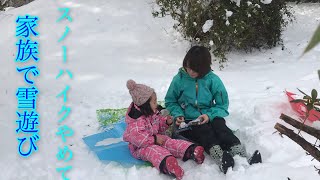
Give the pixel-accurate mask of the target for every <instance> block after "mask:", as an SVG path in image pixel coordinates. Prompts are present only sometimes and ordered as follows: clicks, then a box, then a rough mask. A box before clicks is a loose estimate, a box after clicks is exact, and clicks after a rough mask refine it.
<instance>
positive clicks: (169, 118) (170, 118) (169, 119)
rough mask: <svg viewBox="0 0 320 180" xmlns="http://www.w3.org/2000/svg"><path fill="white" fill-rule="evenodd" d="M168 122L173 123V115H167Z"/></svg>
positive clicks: (168, 123)
mask: <svg viewBox="0 0 320 180" xmlns="http://www.w3.org/2000/svg"><path fill="white" fill-rule="evenodd" d="M166 123H167V125H168V126H170V125H171V124H172V123H173V120H172V116H167V120H166Z"/></svg>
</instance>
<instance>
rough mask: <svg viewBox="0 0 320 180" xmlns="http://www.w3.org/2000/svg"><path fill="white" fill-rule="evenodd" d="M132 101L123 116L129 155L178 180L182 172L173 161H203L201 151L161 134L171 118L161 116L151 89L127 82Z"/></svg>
mask: <svg viewBox="0 0 320 180" xmlns="http://www.w3.org/2000/svg"><path fill="white" fill-rule="evenodd" d="M127 87H128V89H129V93H130V94H131V97H132V100H133V102H132V103H131V105H130V107H129V108H128V111H127V114H126V123H127V128H126V130H125V132H124V135H123V140H124V141H127V142H129V149H130V152H131V154H132V155H133V156H134V157H135V158H137V159H142V160H143V161H149V162H151V163H152V164H153V166H154V167H156V168H157V169H158V170H160V172H162V173H165V174H169V175H173V176H175V177H176V178H177V179H181V178H182V176H183V174H184V171H183V169H182V168H181V167H180V166H179V165H178V162H177V159H176V158H182V159H183V161H187V160H188V159H193V160H194V161H196V163H198V164H202V163H203V161H204V154H203V152H204V148H203V147H202V146H196V145H195V144H193V143H191V142H188V141H184V140H176V139H171V138H170V137H169V136H167V135H165V134H164V132H165V131H166V130H167V129H168V127H169V125H171V124H172V123H173V120H172V117H171V116H161V115H160V112H159V110H158V104H157V96H156V93H155V92H154V89H152V88H150V87H148V86H146V85H143V84H136V83H135V82H134V81H133V80H129V81H128V82H127Z"/></svg>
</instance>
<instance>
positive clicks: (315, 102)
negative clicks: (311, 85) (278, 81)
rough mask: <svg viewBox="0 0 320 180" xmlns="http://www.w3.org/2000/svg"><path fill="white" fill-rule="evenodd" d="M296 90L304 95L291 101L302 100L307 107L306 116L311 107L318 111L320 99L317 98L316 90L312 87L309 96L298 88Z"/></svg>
mask: <svg viewBox="0 0 320 180" xmlns="http://www.w3.org/2000/svg"><path fill="white" fill-rule="evenodd" d="M298 90H299V91H300V92H301V93H302V94H303V95H304V97H303V98H302V99H296V100H293V101H292V102H295V103H299V102H302V103H304V104H305V105H306V107H307V117H308V114H309V112H310V111H311V110H312V109H315V110H317V111H320V108H319V107H320V99H319V98H317V97H318V92H317V90H315V89H312V91H311V96H309V95H307V94H306V93H304V92H303V91H301V90H300V89H298Z"/></svg>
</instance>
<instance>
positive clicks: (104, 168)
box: [0, 0, 320, 180]
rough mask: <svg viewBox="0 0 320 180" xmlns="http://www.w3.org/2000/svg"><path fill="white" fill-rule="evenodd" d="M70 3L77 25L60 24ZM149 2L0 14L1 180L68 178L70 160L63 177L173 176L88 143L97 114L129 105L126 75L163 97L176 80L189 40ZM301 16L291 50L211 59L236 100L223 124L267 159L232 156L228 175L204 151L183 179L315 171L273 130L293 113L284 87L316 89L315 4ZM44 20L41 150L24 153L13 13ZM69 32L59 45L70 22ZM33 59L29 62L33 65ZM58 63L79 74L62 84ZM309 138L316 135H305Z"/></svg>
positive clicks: (294, 178)
mask: <svg viewBox="0 0 320 180" xmlns="http://www.w3.org/2000/svg"><path fill="white" fill-rule="evenodd" d="M64 6H67V7H70V8H71V16H72V18H73V22H71V23H70V22H68V21H64V22H61V23H56V20H57V19H58V18H59V17H60V13H59V11H58V7H64ZM152 6H154V3H153V1H152V0H130V1H119V0H109V1H101V0H91V1H86V0H78V1H62V0H60V1H47V0H37V1H34V2H32V3H30V4H28V5H26V6H23V7H20V8H17V9H10V10H8V11H6V12H1V13H0V57H1V61H0V63H1V66H0V84H1V89H0V94H1V95H0V117H1V118H0V137H1V140H0V147H1V149H0V169H2V172H1V173H0V179H1V180H16V179H32V180H44V179H48V180H53V179H62V178H61V175H60V174H59V173H57V172H56V168H59V167H64V166H66V165H72V166H73V169H72V170H70V171H69V172H67V174H66V176H67V177H68V178H70V179H71V180H73V179H92V180H100V179H101V180H102V179H103V180H105V179H117V180H124V179H130V180H138V179H139V180H140V179H145V180H147V179H148V180H149V179H153V180H158V179H170V177H168V176H166V175H162V174H160V173H159V172H158V171H157V170H156V169H155V168H151V167H147V168H146V167H144V168H137V167H132V168H123V167H121V166H120V165H118V164H116V163H110V164H107V165H106V164H102V163H101V162H100V161H99V160H97V158H96V157H95V156H94V155H93V154H92V153H90V152H89V151H88V149H87V147H86V146H85V144H84V143H83V141H82V139H81V138H82V137H84V136H85V135H90V134H94V133H96V132H98V131H99V129H98V127H99V124H98V122H97V119H96V114H95V110H96V109H100V108H107V107H109V108H120V107H127V106H128V105H129V103H130V96H129V93H128V90H127V88H126V81H127V80H128V79H130V78H131V79H134V80H135V81H137V82H138V83H145V84H148V85H150V86H152V87H153V88H155V89H156V91H157V93H158V99H159V100H163V98H164V96H165V93H166V90H167V88H168V86H169V83H170V81H171V79H172V77H173V76H174V75H175V74H176V73H177V71H178V68H179V67H180V66H181V64H182V59H183V57H184V55H185V53H186V51H187V50H188V49H189V47H190V46H189V44H188V43H187V42H186V41H184V40H182V38H181V37H180V36H179V34H178V33H176V32H175V31H174V30H173V28H172V24H173V21H172V19H170V18H162V19H155V18H153V17H152V15H151V7H152ZM293 7H294V8H293V9H294V11H295V16H296V18H297V21H296V22H294V23H293V24H291V25H290V26H289V27H288V28H287V30H286V31H285V32H284V34H283V38H284V43H285V49H284V50H281V47H277V48H274V49H272V50H263V51H261V52H259V51H257V52H253V53H252V54H243V53H231V54H230V55H229V56H228V58H229V62H228V64H227V67H226V68H225V69H224V70H223V71H219V70H218V69H219V68H218V65H217V64H216V63H215V64H214V65H213V67H212V68H213V69H214V70H215V73H216V74H218V75H219V76H220V77H221V79H222V80H223V81H224V84H225V86H226V88H227V90H228V93H229V98H230V116H229V117H228V118H227V121H228V122H227V123H228V125H229V126H230V127H231V128H232V129H238V132H237V135H238V136H239V137H240V139H241V141H242V142H243V143H244V144H245V145H246V146H247V149H248V151H249V152H252V151H253V150H254V149H259V150H260V151H261V153H262V157H263V161H264V163H262V164H257V165H253V166H248V165H247V164H246V162H245V160H244V159H242V158H240V157H236V166H235V168H234V169H233V171H229V172H228V173H227V174H226V175H224V174H222V173H221V172H220V171H219V170H218V167H217V166H216V165H215V164H214V162H213V161H212V160H211V159H210V158H209V157H208V158H207V159H206V160H205V162H204V163H203V164H202V165H196V164H195V163H194V162H191V161H188V162H186V163H182V162H181V165H182V167H183V168H184V169H185V176H184V179H185V180H191V179H201V180H202V179H203V180H209V179H210V180H211V179H215V180H225V179H227V180H257V179H259V180H287V179H288V178H290V179H291V180H315V179H319V178H320V177H319V175H318V174H317V172H316V171H315V170H314V168H313V166H314V165H316V166H318V167H320V163H319V162H316V161H315V160H314V161H311V160H312V158H311V157H310V156H306V155H305V151H304V150H303V149H302V148H301V147H300V146H298V145H296V144H295V143H293V142H292V141H291V140H290V139H288V138H286V137H284V138H281V137H280V136H279V135H278V134H273V132H275V129H274V128H273V126H274V125H275V123H276V122H280V120H279V116H280V114H281V112H285V113H287V114H289V115H294V114H293V112H292V111H291V110H290V107H289V105H288V103H287V99H286V97H285V94H284V93H283V91H284V90H285V89H287V90H290V91H294V92H297V90H296V88H301V89H302V90H304V91H305V92H306V93H310V92H311V90H312V89H313V88H315V89H318V90H319V80H318V75H317V72H316V71H317V69H320V61H319V57H320V46H318V47H316V48H315V49H313V50H312V52H310V53H308V54H306V55H305V56H303V57H301V58H299V57H300V56H301V54H302V51H303V49H304V47H306V45H307V42H308V41H309V39H310V37H311V35H312V33H313V31H314V30H315V28H316V27H317V25H318V24H319V23H320V5H319V4H300V5H293ZM25 14H30V15H36V16H39V18H40V21H39V22H38V24H39V27H38V29H37V30H38V31H39V33H40V36H39V38H34V39H37V40H38V41H39V43H40V58H41V59H40V62H39V63H38V68H39V69H40V71H41V74H40V76H39V77H37V78H35V82H36V86H37V88H38V89H39V90H40V95H39V97H38V101H37V105H38V107H37V111H38V113H39V114H40V117H41V119H40V123H41V125H40V136H41V140H40V141H39V142H38V143H37V144H38V147H39V151H38V152H36V153H34V154H33V155H32V156H31V157H29V158H27V159H23V158H21V157H20V156H19V155H18V154H17V146H18V144H17V140H16V138H17V135H16V134H15V129H16V128H17V125H16V122H15V120H16V119H17V117H16V109H17V99H16V97H15V92H16V89H17V88H18V87H20V86H23V85H24V84H25V82H24V80H23V76H22V75H21V74H19V73H17V72H16V70H15V69H16V67H17V66H20V65H21V64H18V63H16V62H15V61H14V59H15V56H16V52H17V49H16V46H15V43H16V41H17V38H16V37H15V28H16V24H15V19H16V17H17V16H18V15H25ZM66 26H69V28H70V29H71V34H69V35H68V37H67V39H66V40H65V41H64V42H63V43H57V41H58V39H59V38H60V37H61V36H62V34H63V32H64V30H65V27H66ZM62 45H66V46H67V47H68V60H67V61H68V62H67V64H63V63H62V48H61V46H62ZM30 62H31V64H32V61H30ZM60 69H69V70H70V71H72V73H73V74H74V79H73V80H69V78H68V77H67V76H66V77H63V78H61V79H58V80H56V79H55V77H56V76H57V74H58V72H59V70H60ZM67 84H68V85H70V86H71V90H70V92H69V94H68V102H67V105H68V106H70V107H72V112H71V114H70V116H69V117H68V119H67V120H66V121H65V122H63V124H66V125H68V126H70V127H72V128H73V129H74V131H75V135H74V136H73V137H72V138H69V139H68V140H67V142H68V144H70V145H72V146H69V147H70V148H71V150H72V151H73V153H74V157H73V160H72V161H70V162H68V163H64V162H59V161H58V160H57V159H56V154H57V152H58V147H63V145H64V144H63V143H62V141H61V139H60V138H58V137H57V136H56V135H55V133H56V132H57V128H58V123H57V121H58V120H59V118H60V116H58V111H60V109H61V107H62V104H63V100H62V98H59V99H57V98H56V95H58V94H59V93H60V92H61V91H62V90H63V89H64V88H65V86H66V85H67ZM304 137H306V138H307V139H308V140H310V141H312V142H313V141H314V139H313V138H311V137H309V136H307V135H305V134H304Z"/></svg>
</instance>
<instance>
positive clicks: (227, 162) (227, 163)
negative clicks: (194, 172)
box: [209, 145, 234, 174]
mask: <svg viewBox="0 0 320 180" xmlns="http://www.w3.org/2000/svg"><path fill="white" fill-rule="evenodd" d="M209 152H210V156H211V157H212V158H213V160H214V161H215V162H216V163H217V164H218V166H219V168H220V170H221V171H222V172H223V173H224V174H226V173H227V171H228V169H229V167H233V166H234V159H233V157H232V155H231V154H230V153H229V152H228V151H223V150H222V149H221V147H220V146H219V145H214V146H212V147H211V148H210V150H209Z"/></svg>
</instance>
